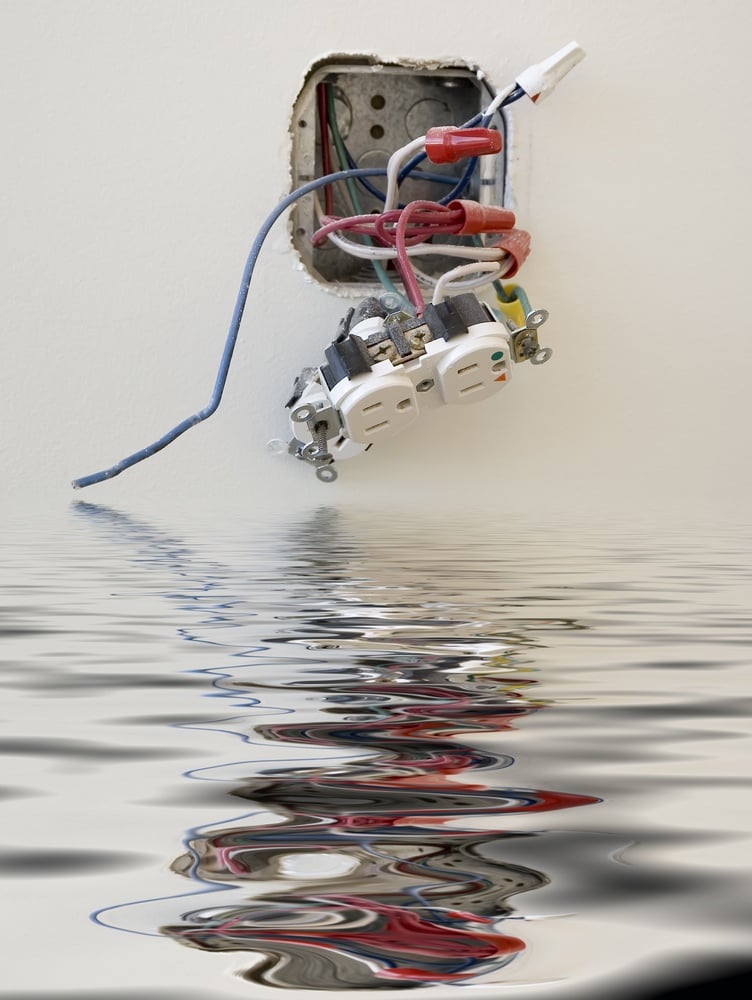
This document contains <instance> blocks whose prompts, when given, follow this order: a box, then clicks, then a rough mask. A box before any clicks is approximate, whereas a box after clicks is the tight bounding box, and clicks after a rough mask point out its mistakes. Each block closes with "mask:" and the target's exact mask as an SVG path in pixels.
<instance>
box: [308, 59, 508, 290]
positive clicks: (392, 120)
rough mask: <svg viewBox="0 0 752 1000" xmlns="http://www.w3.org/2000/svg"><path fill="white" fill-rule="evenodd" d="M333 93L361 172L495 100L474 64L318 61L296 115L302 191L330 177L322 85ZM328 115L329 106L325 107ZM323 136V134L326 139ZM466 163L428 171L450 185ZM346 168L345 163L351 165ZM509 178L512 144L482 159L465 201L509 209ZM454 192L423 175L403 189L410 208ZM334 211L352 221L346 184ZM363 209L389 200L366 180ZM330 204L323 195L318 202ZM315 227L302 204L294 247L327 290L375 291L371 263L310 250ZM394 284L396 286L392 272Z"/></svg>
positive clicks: (437, 266) (381, 183)
mask: <svg viewBox="0 0 752 1000" xmlns="http://www.w3.org/2000/svg"><path fill="white" fill-rule="evenodd" d="M319 86H321V87H322V88H323V94H324V95H327V94H328V93H331V96H332V102H333V107H334V115H335V118H336V128H337V129H338V131H339V133H340V135H341V137H342V140H343V143H344V145H345V147H346V149H347V153H348V154H349V156H350V157H351V158H352V160H353V161H354V163H355V164H356V165H357V166H358V167H373V168H383V167H386V164H387V160H388V159H389V156H390V155H391V153H392V152H394V151H395V150H396V149H399V148H400V147H401V146H404V145H405V144H406V143H408V142H410V140H411V139H415V138H417V137H418V136H420V135H423V134H425V132H426V131H427V129H429V128H431V127H432V126H434V125H459V124H461V123H462V122H465V121H467V120H468V119H470V118H472V117H474V116H475V115H476V114H478V112H479V111H481V110H482V109H483V108H485V107H486V106H487V105H488V103H489V102H490V101H491V100H492V98H493V96H494V92H493V90H492V89H491V88H490V86H489V84H488V83H487V80H486V77H485V74H484V73H483V72H482V71H481V70H479V69H478V67H476V66H473V65H471V64H468V63H466V64H462V63H452V64H448V65H443V66H442V65H437V64H436V63H435V62H433V63H431V64H428V65H422V64H420V63H415V64H408V63H385V62H380V61H379V60H378V59H376V58H375V57H373V56H367V55H353V56H341V57H337V58H334V59H327V60H323V61H321V62H319V63H318V64H315V65H314V66H313V67H312V68H311V69H310V70H309V72H308V74H307V76H306V79H305V82H304V84H303V87H302V89H301V91H300V93H299V94H298V97H297V99H296V101H295V104H294V106H293V110H292V119H291V126H290V130H291V133H292V164H291V165H292V179H293V187H299V186H300V185H302V184H305V183H306V182H307V181H310V180H312V179H313V178H315V177H321V176H323V174H324V172H325V170H324V166H323V161H324V156H323V153H322V127H321V117H320V113H319V102H318V99H317V94H318V88H319ZM327 115H328V107H327ZM494 124H495V126H496V127H497V128H498V129H499V131H500V132H501V133H502V135H503V136H504V137H505V136H506V123H505V121H504V116H503V114H502V113H499V114H497V115H496V119H495V121H494ZM324 138H325V139H326V137H324ZM326 144H327V145H328V149H329V156H330V160H331V169H332V170H333V171H335V170H339V169H340V168H341V164H340V162H339V159H338V151H337V148H336V146H335V144H334V142H333V141H332V138H331V135H330V136H329V140H328V142H327V143H326ZM464 163H465V161H461V162H460V163H454V164H451V163H447V164H431V165H430V173H431V174H433V175H436V174H440V175H444V176H445V177H446V178H448V179H449V178H454V177H458V176H459V175H460V174H461V173H462V168H463V166H464ZM345 166H347V164H345ZM505 178H506V142H505V143H504V149H503V151H502V152H501V153H500V154H498V156H493V157H492V156H488V157H484V158H483V182H482V185H481V182H480V170H478V171H476V173H475V175H474V177H473V179H472V182H471V183H470V185H469V186H468V187H467V188H466V189H465V191H464V192H463V193H462V197H463V198H469V199H473V200H476V201H481V202H482V203H484V204H495V205H502V204H504V193H505V192H504V184H505ZM370 184H371V185H372V186H373V187H374V188H377V189H378V190H380V191H382V192H383V191H384V189H385V186H386V180H385V178H383V177H375V178H373V180H371V181H370ZM450 190H451V184H449V185H448V184H445V183H444V184H442V183H437V182H436V181H435V180H426V179H425V178H423V177H421V176H420V175H416V176H415V177H410V178H406V180H405V182H404V183H403V185H402V186H401V188H400V197H401V200H402V201H403V202H407V201H412V200H414V199H429V200H437V199H438V198H441V197H443V196H444V195H445V194H447V192H448V191H450ZM332 193H333V199H334V203H333V214H334V215H351V214H352V208H351V207H350V204H349V202H348V199H347V192H346V189H345V187H344V185H343V184H337V185H335V186H334V187H333V188H332ZM357 194H358V197H359V199H360V209H361V210H362V211H363V212H364V213H366V214H369V213H371V212H377V211H381V209H382V206H383V202H381V201H380V200H379V198H378V197H377V196H376V195H374V194H373V193H372V192H370V191H369V190H368V189H367V188H366V187H364V186H362V185H361V184H360V183H359V184H358V187H357ZM321 201H322V202H323V194H322V195H321ZM317 228H318V220H317V217H316V212H315V207H314V200H313V199H312V198H303V199H301V201H299V202H298V203H297V205H296V207H295V209H294V211H293V216H292V227H291V236H292V244H293V247H294V248H295V250H296V251H297V253H298V255H299V256H300V259H301V260H302V262H303V264H304V266H305V268H306V270H307V271H308V273H309V274H310V275H311V276H312V277H313V278H314V279H315V280H316V281H318V282H319V283H320V284H323V285H325V286H329V285H332V286H336V287H333V290H334V291H337V292H339V293H344V294H348V291H349V290H350V289H352V293H353V294H354V293H358V294H363V286H371V287H374V286H376V285H377V284H378V282H377V280H376V278H375V276H374V271H373V268H372V267H371V266H370V264H369V263H368V261H365V260H359V259H357V258H355V257H352V256H350V255H349V254H346V253H344V252H343V251H341V250H340V249H338V248H337V247H335V246H334V245H333V244H332V243H328V242H327V243H325V244H324V245H323V246H322V247H317V248H313V247H312V246H311V235H312V234H313V232H314V231H315V230H316V229H317ZM454 263H455V262H454V261H453V260H452V259H450V258H445V257H440V256H434V257H431V258H430V263H424V264H423V265H422V266H423V267H424V268H425V269H427V270H430V272H431V273H433V274H437V275H438V274H441V273H442V272H443V271H446V270H447V268H448V267H452V266H454ZM390 271H391V272H393V274H392V275H391V276H392V277H394V278H396V280H397V281H399V276H398V274H397V272H396V271H394V268H393V267H391V266H390Z"/></svg>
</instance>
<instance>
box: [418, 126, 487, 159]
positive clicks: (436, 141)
mask: <svg viewBox="0 0 752 1000" xmlns="http://www.w3.org/2000/svg"><path fill="white" fill-rule="evenodd" d="M500 150H501V133H500V132H497V131H495V130H494V129H491V128H455V127H454V125H437V126H436V127H435V128H429V130H428V131H427V132H426V156H427V157H428V159H429V160H430V161H431V163H456V162H457V160H461V159H463V157H466V156H486V155H488V154H489V153H498V152H499V151H500Z"/></svg>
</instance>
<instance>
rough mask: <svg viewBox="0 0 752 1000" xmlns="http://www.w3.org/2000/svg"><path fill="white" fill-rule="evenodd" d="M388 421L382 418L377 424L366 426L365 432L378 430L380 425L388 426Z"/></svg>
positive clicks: (369, 432) (370, 432)
mask: <svg viewBox="0 0 752 1000" xmlns="http://www.w3.org/2000/svg"><path fill="white" fill-rule="evenodd" d="M388 426H389V421H388V420H382V421H381V423H379V424H373V425H372V426H371V427H366V434H372V433H373V432H374V431H380V430H381V428H382V427H388Z"/></svg>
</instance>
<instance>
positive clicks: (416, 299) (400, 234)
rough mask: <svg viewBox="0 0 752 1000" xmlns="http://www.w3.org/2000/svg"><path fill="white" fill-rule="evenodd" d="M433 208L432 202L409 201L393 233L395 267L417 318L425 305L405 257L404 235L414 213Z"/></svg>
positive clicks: (406, 256) (410, 266)
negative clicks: (395, 255) (397, 268)
mask: <svg viewBox="0 0 752 1000" xmlns="http://www.w3.org/2000/svg"><path fill="white" fill-rule="evenodd" d="M434 207H435V203H434V202H432V201H411V202H410V203H409V204H408V205H406V206H405V207H404V208H403V210H402V214H401V215H400V218H399V222H398V223H397V229H396V230H395V233H394V245H395V248H396V250H397V266H398V267H399V270H400V274H401V275H402V280H403V281H404V283H405V291H406V292H407V297H408V298H409V299H410V301H411V302H412V304H413V305H414V306H415V312H416V314H417V315H418V316H422V315H423V310H424V308H425V303H424V302H423V294H422V293H421V290H420V287H419V285H418V279H417V278H416V277H415V271H413V267H412V264H411V263H410V258H409V257H408V255H407V243H406V240H405V234H406V232H407V224H408V222H409V221H410V216H412V215H414V214H415V212H417V211H420V209H423V208H426V209H429V208H430V209H433V208H434Z"/></svg>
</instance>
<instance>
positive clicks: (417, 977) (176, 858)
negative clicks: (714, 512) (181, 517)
mask: <svg viewBox="0 0 752 1000" xmlns="http://www.w3.org/2000/svg"><path fill="white" fill-rule="evenodd" d="M451 527H452V530H451V531H449V530H447V528H448V525H447V523H446V522H445V521H442V519H441V518H438V517H436V518H432V517H429V516H427V515H426V516H423V517H421V518H415V517H412V516H410V517H405V518H394V517H393V516H389V517H388V516H386V515H384V514H382V513H381V512H379V513H378V514H374V515H370V516H369V515H367V514H363V515H358V516H356V515H353V514H352V513H350V514H345V513H342V512H338V511H336V510H333V509H326V508H322V509H320V510H318V511H315V512H314V513H312V514H310V515H308V516H307V517H306V518H304V519H301V520H299V521H298V522H296V523H285V522H284V520H283V519H279V520H278V521H277V522H272V523H266V524H264V526H263V527H261V526H259V525H258V524H254V523H253V520H252V519H250V518H249V519H247V520H238V522H237V523H236V524H234V525H223V526H222V527H221V528H217V527H216V525H211V526H208V525H207V526H205V527H204V530H201V529H200V528H197V527H194V528H184V529H183V530H182V531H175V530H174V529H173V528H172V526H164V525H159V524H156V523H150V522H147V521H145V520H143V519H138V518H134V517H131V516H128V515H126V514H123V513H121V512H117V511H114V510H111V509H108V508H105V507H101V506H96V505H93V504H78V505H76V506H75V507H73V508H72V509H71V511H70V512H69V513H68V514H67V515H66V518H65V520H64V521H63V522H62V523H61V524H59V525H53V526H50V527H49V528H48V529H47V530H46V531H45V530H36V531H34V532H28V533H26V534H25V535H24V534H20V535H19V534H14V535H12V536H11V537H10V538H9V540H8V544H7V545H6V546H5V552H6V555H7V560H6V570H7V572H6V577H5V579H6V580H7V583H6V584H5V585H4V587H3V596H4V600H3V603H4V606H5V608H6V615H5V616H4V619H3V622H2V635H3V650H4V653H3V663H2V667H3V670H2V675H0V685H1V686H2V697H3V702H4V704H5V710H4V712H3V717H4V726H3V729H2V731H0V752H2V753H3V755H4V761H5V768H4V777H3V779H2V784H0V801H2V803H3V805H4V806H6V810H7V812H8V815H9V817H10V819H9V822H8V824H7V833H8V834H9V835H10V836H6V837H4V838H3V839H4V841H5V846H3V847H2V848H0V878H2V879H7V882H6V883H5V885H7V886H8V887H10V888H9V891H10V892H11V893H12V899H13V903H12V904H11V910H10V912H13V913H14V914H15V916H14V918H13V920H12V924H13V927H12V928H11V929H12V930H14V931H15V930H17V928H18V926H28V925H29V924H28V922H29V921H35V920H38V919H40V918H42V917H43V916H44V915H45V914H46V912H47V910H46V909H45V903H44V902H43V900H44V899H47V900H50V901H51V902H50V904H49V905H50V906H59V905H61V901H64V902H62V905H63V907H64V908H65V911H66V913H67V914H68V917H67V922H66V927H65V928H64V929H61V930H60V933H59V935H58V937H59V940H56V938H55V935H54V934H53V935H52V936H51V937H50V936H48V937H47V938H46V940H45V947H46V948H47V949H48V950H49V949H51V950H52V952H53V954H57V953H58V952H59V953H65V954H66V958H65V961H64V962H63V963H62V966H63V967H62V972H58V971H56V972H55V974H54V976H53V974H52V973H51V972H50V970H48V969H40V968H36V969H35V968H34V957H33V956H34V950H33V947H31V946H30V945H29V944H28V939H27V938H24V935H21V937H22V939H24V940H26V941H27V945H26V947H27V950H28V953H27V954H25V955H24V954H20V953H19V954H18V967H17V969H16V971H15V972H14V979H13V980H12V983H13V984H15V988H16V992H15V993H13V994H10V993H4V992H3V988H4V987H3V986H0V996H10V995H14V996H16V995H18V996H23V995H24V994H23V992H18V991H19V990H21V988H24V989H26V990H27V991H33V990H35V989H36V990H37V993H38V995H40V996H41V995H42V994H41V992H40V991H41V990H42V989H43V988H44V989H49V988H51V987H52V986H54V987H55V988H56V989H57V990H58V993H55V992H54V991H53V992H49V994H45V996H46V995H49V996H54V995H58V996H61V997H62V996H64V995H67V994H65V993H64V992H60V991H65V990H68V991H70V990H75V989H76V988H77V989H79V990H80V991H81V995H85V991H86V990H87V989H89V988H92V987H95V986H98V987H100V988H101V989H102V993H101V995H102V996H106V995H107V993H106V992H105V991H104V990H105V987H107V988H109V989H111V990H112V995H113V997H114V996H115V995H116V989H117V988H119V987H127V986H128V985H129V984H133V986H134V987H136V986H138V987H139V988H140V991H141V992H140V994H139V995H141V996H146V995H149V994H148V992H144V990H147V991H148V990H152V992H153V995H154V996H155V997H157V996H160V995H161V996H165V997H166V996H168V995H169V993H170V989H172V988H173V987H175V986H179V987H185V989H186V990H190V989H194V988H195V989H194V995H196V996H197V997H198V996H199V995H201V996H203V994H199V993H196V992H195V990H196V989H205V990H208V991H209V992H208V993H207V995H214V996H217V995H228V996H244V995H245V996H249V997H251V996H253V997H257V996H260V995H264V996H265V995H267V993H268V995H269V996H273V995H275V994H278V993H279V990H280V989H284V990H286V995H288V996H289V995H290V994H291V993H293V994H295V995H297V993H298V992H301V993H306V994H308V993H311V991H319V992H320V991H325V992H328V993H333V992H338V991H342V993H343V995H344V994H345V992H349V991H354V990H357V991H358V993H359V994H362V993H368V992H369V991H374V993H375V992H383V991H388V992H390V994H395V995H398V994H399V993H400V991H409V992H414V990H415V989H420V988H422V989H423V990H424V992H425V991H427V992H426V995H434V996H436V997H437V998H440V997H442V998H443V997H450V996H455V995H461V994H464V992H465V987H467V986H475V987H477V988H482V989H484V990H487V991H493V990H496V991H498V989H499V988H500V987H502V986H503V988H504V990H505V992H507V993H508V994H509V995H511V996H517V995H518V994H519V996H522V995H523V993H524V995H525V996H526V997H533V996H534V997H536V998H537V997H538V996H540V997H548V996H552V997H553V996H567V997H569V996H570V995H571V996H578V997H582V996H584V995H587V990H589V989H591V988H592V989H593V990H594V991H595V992H594V994H593V995H603V990H604V989H606V990H607V991H608V993H609V995H611V996H618V995H624V996H635V997H636V996H648V995H658V994H657V993H655V989H654V990H653V994H651V993H650V990H651V988H653V987H651V985H650V984H651V983H653V984H655V983H657V982H658V981H659V980H660V981H661V982H662V983H663V982H664V980H665V982H666V983H669V984H670V983H672V982H674V981H676V982H677V983H681V982H683V981H684V980H685V979H686V977H687V975H688V974H689V972H690V966H691V964H692V963H693V962H694V963H695V964H696V965H697V971H696V973H695V972H692V975H693V977H694V978H697V977H698V976H701V974H702V969H703V968H705V967H707V968H708V969H710V968H711V966H712V967H713V973H714V974H716V973H718V974H720V973H722V972H723V971H724V970H729V969H731V968H732V966H733V964H734V961H735V960H736V955H737V954H738V953H739V952H740V951H741V950H742V948H743V941H744V940H745V939H746V936H747V935H748V932H749V910H748V902H747V901H748V898H749V888H750V886H749V866H748V863H747V861H746V857H747V848H748V840H747V838H748V833H749V829H750V826H751V825H752V824H750V816H749V806H748V803H749V785H750V779H749V776H748V768H747V766H746V761H747V760H748V754H749V749H750V745H749V724H748V722H747V720H748V718H749V715H750V685H749V682H748V681H747V671H748V667H747V664H748V658H749V643H750V631H751V628H750V625H751V620H750V614H749V599H750V595H751V594H752V567H751V566H750V561H749V558H748V553H749V551H750V549H749V534H750V533H749V529H748V528H746V527H744V526H742V527H739V526H736V527H733V528H732V527H730V526H729V527H725V528H724V527H714V529H713V530H712V531H704V530H701V529H693V530H692V531H687V530H681V531H680V530H679V529H678V528H677V529H676V530H675V531H673V532H672V531H671V530H668V531H667V530H665V527H664V528H663V529H661V530H660V531H657V530H655V529H650V528H646V527H644V526H642V527H637V526H635V525H630V524H624V523H622V524H619V525H611V524H601V525H600V526H598V525H595V524H592V523H591V524H587V523H585V522H580V523H567V522H565V521H563V520H562V522H561V523H560V524H554V525H547V526H545V527H542V526H541V525H540V524H537V523H534V524H529V523H526V522H525V520H524V519H517V520H514V519H511V520H510V519H506V520H504V521H501V520H499V519H494V518H493V517H491V516H487V515H483V514H482V512H478V513H477V515H474V516H468V517H467V518H466V519H465V520H464V521H463V522H461V523H459V524H453V525H451ZM181 845H182V846H181ZM89 913H92V914H93V916H92V921H91V923H89V922H87V918H88V914H89ZM24 921H25V922H26V923H24ZM77 922H78V923H77ZM625 940H628V942H629V945H628V947H625ZM177 945H183V946H188V948H187V949H186V948H178V947H177ZM94 950H96V951H97V955H98V957H97V958H95V957H93V955H92V953H93V951H94ZM76 954H77V955H78V958H76V957H73V956H75V955H76ZM87 956H90V957H91V961H89V960H87ZM682 956H685V960H683V963H682ZM690 958H691V960H690ZM701 959H702V961H701ZM115 963H117V964H118V966H120V964H121V963H125V965H126V966H129V968H128V971H127V972H126V978H125V979H123V978H122V975H123V974H122V972H121V973H119V974H118V975H119V977H118V976H115V975H114V972H112V974H111V975H110V977H109V978H108V969H110V970H113V969H114V967H115ZM130 963H135V964H130ZM139 963H142V964H140V965H139ZM713 963H715V964H713ZM693 968H694V966H693ZM734 968H735V967H734ZM682 977H684V978H682ZM160 990H161V993H160ZM620 990H622V991H623V992H622V993H619V991H620ZM569 991H571V992H569ZM186 995H189V993H187V992H186ZM28 996H29V997H31V996H32V992H28Z"/></svg>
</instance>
